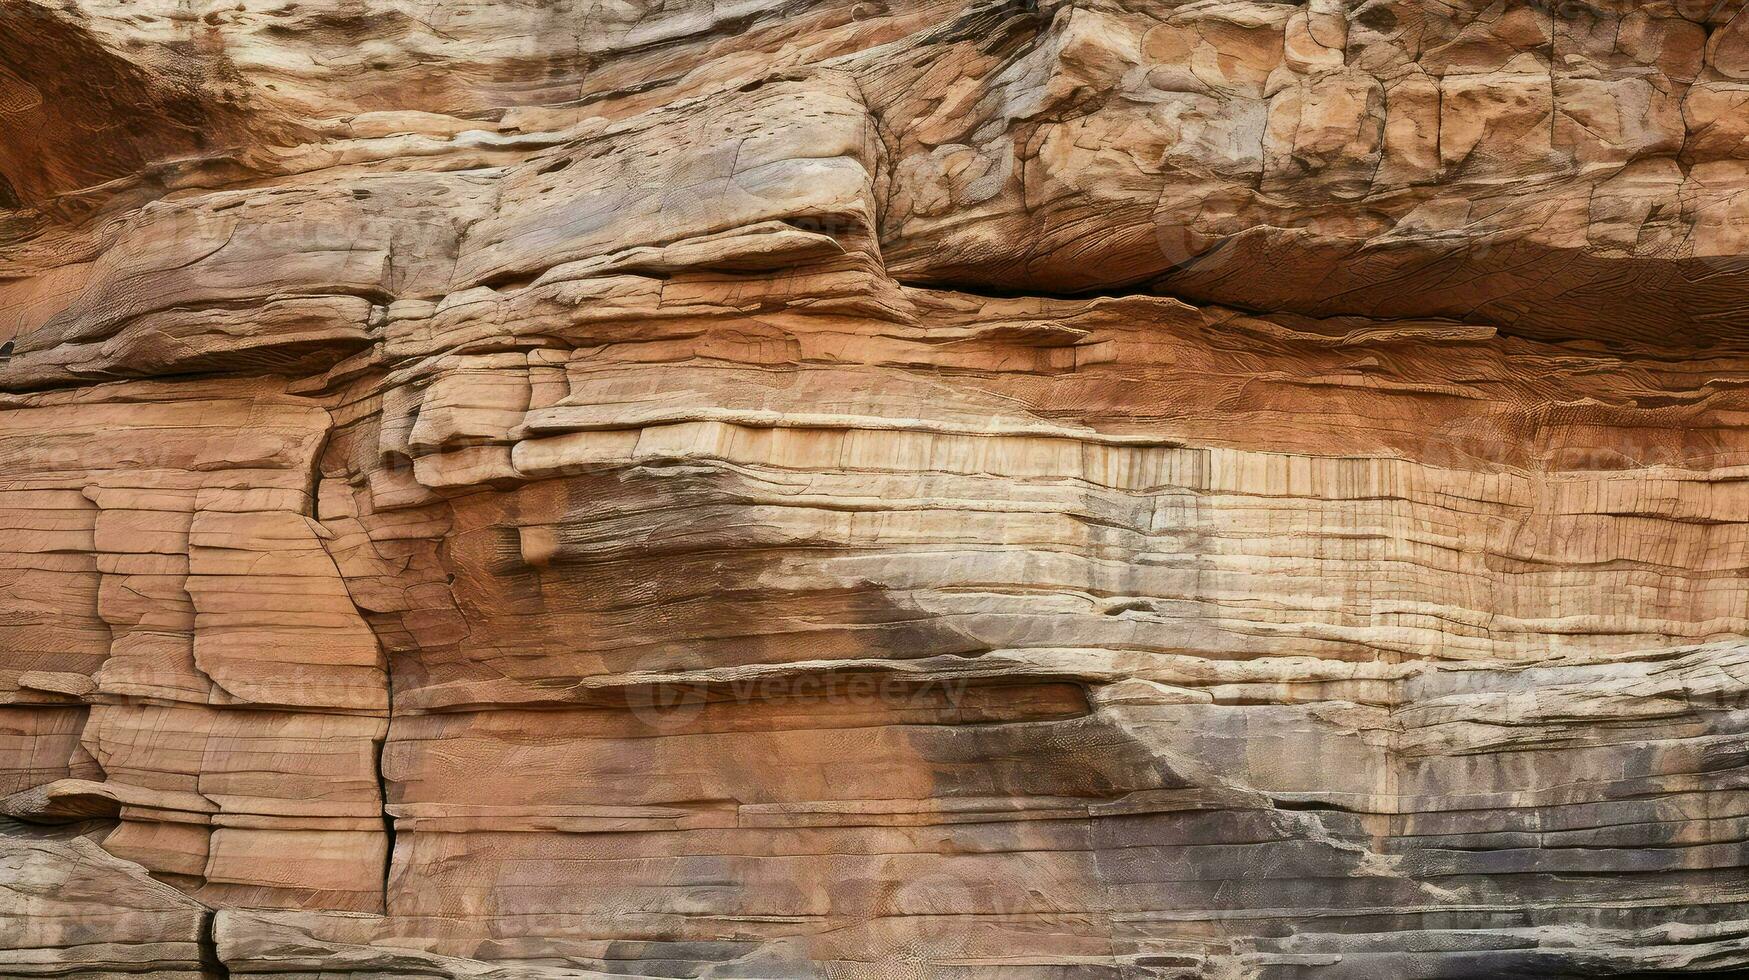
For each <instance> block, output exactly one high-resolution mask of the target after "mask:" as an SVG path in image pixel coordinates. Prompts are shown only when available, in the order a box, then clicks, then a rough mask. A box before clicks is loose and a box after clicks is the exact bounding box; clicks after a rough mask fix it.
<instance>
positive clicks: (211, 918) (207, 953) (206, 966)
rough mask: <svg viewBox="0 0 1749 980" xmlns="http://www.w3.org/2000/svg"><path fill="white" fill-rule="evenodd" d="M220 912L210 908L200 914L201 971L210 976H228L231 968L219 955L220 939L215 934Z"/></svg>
mask: <svg viewBox="0 0 1749 980" xmlns="http://www.w3.org/2000/svg"><path fill="white" fill-rule="evenodd" d="M218 920H219V914H218V912H216V911H212V910H210V909H209V910H208V911H206V912H203V913H201V916H200V938H199V941H200V972H201V973H202V974H204V975H206V976H209V977H217V978H228V977H229V976H230V975H231V968H230V967H228V966H226V965H225V961H224V960H223V959H221V958H220V957H219V941H218V937H217V935H216V934H215V932H216V927H217V925H218Z"/></svg>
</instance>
